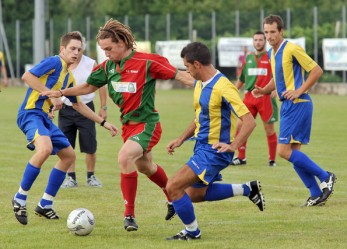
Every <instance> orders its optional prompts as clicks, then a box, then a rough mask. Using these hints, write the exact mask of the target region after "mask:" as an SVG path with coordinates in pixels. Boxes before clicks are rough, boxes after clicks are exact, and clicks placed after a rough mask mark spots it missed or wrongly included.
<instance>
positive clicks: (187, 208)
mask: <svg viewBox="0 0 347 249" xmlns="http://www.w3.org/2000/svg"><path fill="white" fill-rule="evenodd" d="M172 205H173V206H174V208H175V211H176V213H177V215H178V217H180V219H181V220H182V222H183V224H184V225H185V226H186V229H185V230H186V231H187V232H188V233H189V234H191V235H192V236H198V235H199V234H200V229H199V227H198V222H197V221H196V218H195V213H194V207H193V203H192V201H191V200H190V198H189V196H188V195H187V193H184V195H183V197H182V198H181V199H179V200H176V201H172Z"/></svg>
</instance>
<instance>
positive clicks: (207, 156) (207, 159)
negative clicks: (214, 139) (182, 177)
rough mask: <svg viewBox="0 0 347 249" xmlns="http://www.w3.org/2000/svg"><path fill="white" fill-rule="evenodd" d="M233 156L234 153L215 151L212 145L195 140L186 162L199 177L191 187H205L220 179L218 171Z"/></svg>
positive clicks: (227, 163) (226, 165) (227, 164)
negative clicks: (192, 150) (190, 154)
mask: <svg viewBox="0 0 347 249" xmlns="http://www.w3.org/2000/svg"><path fill="white" fill-rule="evenodd" d="M233 157H234V153H217V150H215V149H212V145H210V144H202V143H200V142H199V141H197V142H196V144H195V148H194V155H193V156H192V157H191V158H190V159H189V161H188V162H187V163H186V164H187V165H188V166H189V167H190V168H191V169H192V170H193V171H194V173H195V174H196V175H197V176H198V177H199V178H200V182H198V183H196V184H194V185H193V187H195V188H199V187H206V186H207V185H209V184H211V183H213V182H215V181H220V180H221V179H222V175H221V174H220V171H222V170H223V169H225V168H226V167H228V166H229V163H230V162H231V160H232V159H233Z"/></svg>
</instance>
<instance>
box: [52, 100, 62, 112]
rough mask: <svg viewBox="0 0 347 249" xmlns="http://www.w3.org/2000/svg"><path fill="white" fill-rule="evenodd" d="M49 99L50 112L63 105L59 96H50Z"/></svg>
mask: <svg viewBox="0 0 347 249" xmlns="http://www.w3.org/2000/svg"><path fill="white" fill-rule="evenodd" d="M50 100H51V102H52V104H53V108H52V112H54V111H56V110H60V109H61V108H62V107H63V101H62V100H61V98H50Z"/></svg>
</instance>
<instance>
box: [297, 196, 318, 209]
mask: <svg viewBox="0 0 347 249" xmlns="http://www.w3.org/2000/svg"><path fill="white" fill-rule="evenodd" d="M320 199H321V196H318V197H311V196H310V197H309V198H308V199H307V201H306V202H305V203H304V204H302V205H301V206H302V207H312V206H323V205H324V203H322V202H321V201H320Z"/></svg>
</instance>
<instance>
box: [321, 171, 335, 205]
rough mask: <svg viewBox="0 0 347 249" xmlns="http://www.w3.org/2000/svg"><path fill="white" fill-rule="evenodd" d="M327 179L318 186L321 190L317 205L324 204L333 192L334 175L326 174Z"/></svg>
mask: <svg viewBox="0 0 347 249" xmlns="http://www.w3.org/2000/svg"><path fill="white" fill-rule="evenodd" d="M328 174H329V177H328V179H326V180H325V181H323V182H321V184H320V185H319V187H320V189H321V190H322V192H323V193H322V195H321V196H320V197H321V198H320V200H319V203H323V205H324V204H325V202H326V201H327V200H328V199H329V197H330V196H331V195H332V193H333V191H334V184H335V182H336V175H335V174H334V173H331V172H328Z"/></svg>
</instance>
